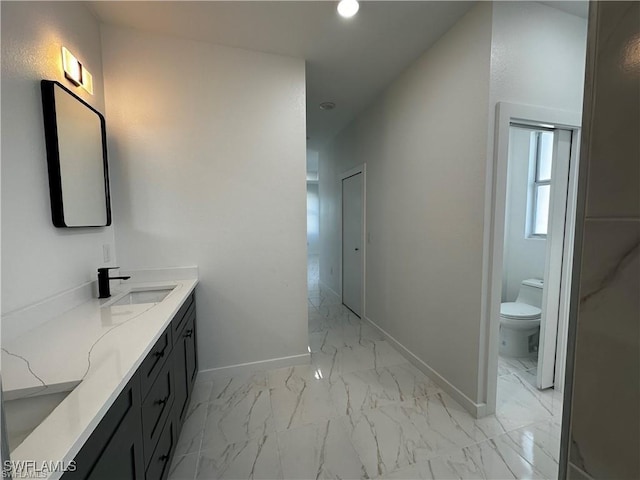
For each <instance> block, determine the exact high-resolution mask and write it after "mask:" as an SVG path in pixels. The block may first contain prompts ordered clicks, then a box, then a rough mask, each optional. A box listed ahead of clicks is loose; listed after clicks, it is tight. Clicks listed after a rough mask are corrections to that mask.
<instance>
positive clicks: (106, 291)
mask: <svg viewBox="0 0 640 480" xmlns="http://www.w3.org/2000/svg"><path fill="white" fill-rule="evenodd" d="M116 268H120V267H102V268H99V269H98V298H109V297H110V296H111V288H110V287H109V280H129V279H130V278H131V277H127V276H124V277H110V276H109V270H113V269H116Z"/></svg>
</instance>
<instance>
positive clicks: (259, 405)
mask: <svg viewBox="0 0 640 480" xmlns="http://www.w3.org/2000/svg"><path fill="white" fill-rule="evenodd" d="M308 271H309V282H308V286H309V345H310V349H311V352H312V361H311V365H301V366H295V367H290V368H283V369H277V370H270V371H267V372H254V373H252V374H247V375H242V376H237V377H216V378H215V379H214V380H213V381H202V380H199V381H198V383H197V384H196V389H195V390H194V396H193V399H192V403H191V407H190V409H191V411H190V413H189V419H188V420H187V421H186V423H185V425H184V428H183V431H182V434H181V436H180V439H179V442H178V447H177V451H176V457H175V460H174V463H173V465H172V471H171V474H170V478H171V479H173V480H177V479H194V478H197V479H216V478H226V479H237V478H256V479H259V478H265V479H267V478H268V479H271V478H287V479H302V478H315V479H319V478H345V479H350V478H389V479H391V478H395V479H418V478H420V479H441V478H488V479H508V478H556V476H557V461H558V449H559V444H560V438H559V437H560V434H559V431H560V420H561V396H560V395H558V394H555V393H554V392H553V390H551V391H544V392H541V391H538V390H537V389H535V387H533V386H532V385H531V384H530V383H529V380H530V378H528V376H527V374H528V372H527V371H526V370H522V369H519V368H517V367H518V366H517V365H515V364H513V363H511V364H509V363H501V366H500V377H499V381H498V413H497V415H495V416H490V417H487V418H483V419H480V420H476V419H474V418H472V417H471V415H469V414H468V413H467V412H466V411H465V410H464V409H463V408H462V407H461V406H460V405H458V404H457V403H456V402H455V401H454V400H453V399H452V398H451V397H450V396H448V395H447V394H446V393H444V392H443V391H442V389H441V388H440V387H438V386H437V385H436V384H435V383H434V382H432V381H431V380H429V379H428V378H427V377H426V376H424V375H423V374H422V373H421V372H420V371H419V370H418V369H416V368H415V367H413V366H412V365H411V364H409V363H408V362H407V361H406V359H405V358H404V357H403V356H401V355H400V354H399V353H398V352H397V351H396V350H395V349H394V348H393V347H392V346H391V345H390V344H389V343H388V342H387V341H386V340H384V339H383V337H382V336H381V335H380V334H379V333H378V332H377V331H376V330H375V329H374V328H373V327H371V326H370V325H368V324H367V323H366V322H363V321H361V320H360V319H359V318H358V317H356V316H355V315H353V314H352V313H351V312H350V311H349V310H348V309H346V308H345V307H343V306H342V305H340V303H339V299H337V298H335V295H333V294H331V293H330V292H328V291H327V290H326V289H324V288H323V287H322V286H321V285H320V284H319V281H318V264H317V258H312V259H310V262H309V270H308Z"/></svg>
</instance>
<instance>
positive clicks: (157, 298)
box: [111, 287, 173, 306]
mask: <svg viewBox="0 0 640 480" xmlns="http://www.w3.org/2000/svg"><path fill="white" fill-rule="evenodd" d="M172 290H173V288H168V287H158V288H155V289H148V290H137V291H136V290H134V291H131V292H129V293H127V294H126V295H124V296H123V297H122V298H120V299H118V300H117V301H115V302H113V303H112V304H111V306H113V305H137V304H140V303H159V302H161V301H162V300H164V299H165V298H166V297H167V295H169V294H170V293H171V291H172Z"/></svg>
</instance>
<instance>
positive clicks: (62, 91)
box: [42, 80, 111, 227]
mask: <svg viewBox="0 0 640 480" xmlns="http://www.w3.org/2000/svg"><path fill="white" fill-rule="evenodd" d="M42 99H43V111H44V123H45V138H46V142H47V162H48V165H49V187H50V194H51V209H52V218H53V223H54V225H55V226H56V227H98V226H106V225H110V224H111V210H110V205H109V203H110V202H109V181H108V170H107V155H106V152H107V150H106V144H105V143H106V142H105V139H106V136H105V122H104V117H103V116H102V115H101V114H100V113H99V112H98V111H97V110H95V109H94V108H93V107H91V106H90V105H89V104H87V103H86V102H84V101H83V100H82V99H81V98H80V97H78V96H76V95H74V94H73V93H72V92H70V91H69V90H67V89H66V88H65V87H63V86H62V85H60V84H59V83H58V82H51V81H47V80H43V81H42Z"/></svg>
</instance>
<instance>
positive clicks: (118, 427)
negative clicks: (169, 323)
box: [63, 372, 144, 480]
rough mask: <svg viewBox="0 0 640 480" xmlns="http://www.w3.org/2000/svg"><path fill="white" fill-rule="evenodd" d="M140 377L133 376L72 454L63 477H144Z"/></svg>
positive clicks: (97, 479)
mask: <svg viewBox="0 0 640 480" xmlns="http://www.w3.org/2000/svg"><path fill="white" fill-rule="evenodd" d="M140 407H141V403H140V377H139V375H138V373H137V372H136V374H135V375H134V376H133V378H132V379H131V380H130V381H129V383H128V384H127V386H126V387H125V388H124V390H123V391H122V393H121V394H120V396H119V397H118V398H117V399H116V401H115V402H114V403H113V405H112V406H111V408H110V409H109V411H108V412H107V413H106V415H105V416H104V417H103V419H102V420H101V421H100V423H99V424H98V426H97V427H96V429H95V430H94V431H93V433H92V434H91V436H90V437H89V439H88V440H87V441H86V442H85V444H84V445H83V446H82V449H81V450H80V452H79V453H78V455H76V457H75V464H76V470H75V471H73V472H66V473H65V474H64V476H63V478H64V480H76V479H78V480H79V479H88V478H90V479H92V480H113V479H115V478H117V479H118V480H135V479H141V478H144V456H143V441H142V430H141V429H140V424H141V416H140V415H141V408H140Z"/></svg>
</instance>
